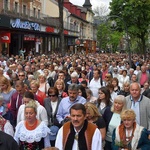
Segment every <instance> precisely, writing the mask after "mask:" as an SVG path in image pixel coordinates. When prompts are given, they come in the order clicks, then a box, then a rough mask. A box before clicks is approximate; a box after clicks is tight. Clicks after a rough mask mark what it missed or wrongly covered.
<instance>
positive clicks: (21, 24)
mask: <svg viewBox="0 0 150 150" xmlns="http://www.w3.org/2000/svg"><path fill="white" fill-rule="evenodd" d="M11 26H12V28H19V29H27V30H35V31H40V25H39V24H38V23H34V22H29V21H21V20H20V19H16V20H15V21H12V22H11Z"/></svg>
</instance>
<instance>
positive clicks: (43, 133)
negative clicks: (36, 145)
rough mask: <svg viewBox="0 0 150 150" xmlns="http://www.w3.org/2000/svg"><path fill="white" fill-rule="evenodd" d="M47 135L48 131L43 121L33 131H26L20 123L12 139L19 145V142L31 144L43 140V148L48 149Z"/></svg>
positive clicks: (22, 122) (22, 123)
mask: <svg viewBox="0 0 150 150" xmlns="http://www.w3.org/2000/svg"><path fill="white" fill-rule="evenodd" d="M49 133H50V130H49V128H48V127H47V126H46V125H45V123H44V122H43V121H42V122H41V123H40V124H39V125H38V126H37V127H36V128H35V129H34V130H27V129H26V127H25V125H24V121H21V122H19V123H18V124H17V126H16V132H15V135H14V139H15V140H16V141H17V143H18V144H19V141H25V142H27V143H33V142H39V141H41V139H42V138H44V147H50V140H49Z"/></svg>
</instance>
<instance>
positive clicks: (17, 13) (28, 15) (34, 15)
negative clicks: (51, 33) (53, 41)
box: [0, 1, 78, 32]
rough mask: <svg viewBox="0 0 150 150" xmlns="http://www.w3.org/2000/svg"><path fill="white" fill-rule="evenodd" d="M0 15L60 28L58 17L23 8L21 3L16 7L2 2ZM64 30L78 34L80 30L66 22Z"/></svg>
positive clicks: (13, 4) (0, 2)
mask: <svg viewBox="0 0 150 150" xmlns="http://www.w3.org/2000/svg"><path fill="white" fill-rule="evenodd" d="M0 14H4V15H7V16H10V17H12V18H20V19H26V20H29V21H34V22H37V23H41V24H45V25H49V26H52V27H56V28H59V18H58V17H52V16H49V15H46V14H43V13H41V12H40V11H39V10H34V9H33V10H31V9H28V8H26V7H23V6H22V5H20V4H19V3H18V5H16V4H15V3H5V4H4V3H3V2H2V1H0ZM64 29H66V30H71V31H74V32H78V29H77V28H76V27H75V26H74V27H73V26H72V25H71V24H69V23H68V22H65V21H64Z"/></svg>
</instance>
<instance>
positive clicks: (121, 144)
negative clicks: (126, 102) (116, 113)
mask: <svg viewBox="0 0 150 150" xmlns="http://www.w3.org/2000/svg"><path fill="white" fill-rule="evenodd" d="M121 120H122V124H121V125H119V126H118V127H117V128H116V129H115V130H114V132H113V136H112V141H113V142H112V149H113V150H120V149H124V150H137V149H140V150H149V149H150V140H149V139H148V131H147V129H145V128H144V127H142V126H139V125H138V124H137V123H136V121H135V120H136V114H135V112H134V111H133V110H131V109H127V110H125V111H123V112H122V113H121Z"/></svg>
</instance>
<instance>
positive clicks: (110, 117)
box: [103, 95, 126, 150]
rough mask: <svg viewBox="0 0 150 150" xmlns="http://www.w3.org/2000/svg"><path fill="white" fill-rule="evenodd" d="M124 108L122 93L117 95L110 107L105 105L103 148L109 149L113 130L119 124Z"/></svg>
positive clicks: (124, 102) (124, 100) (124, 101)
mask: <svg viewBox="0 0 150 150" xmlns="http://www.w3.org/2000/svg"><path fill="white" fill-rule="evenodd" d="M125 109H126V99H125V97H124V96H123V95H118V96H117V97H116V98H115V99H114V102H113V105H112V107H107V108H106V110H105V112H104V114H103V118H104V120H105V123H106V139H105V142H106V143H105V147H104V150H111V149H112V147H111V144H112V134H113V130H114V129H115V128H116V127H117V126H118V125H120V123H121V118H120V114H121V112H122V111H124V110H125Z"/></svg>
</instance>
